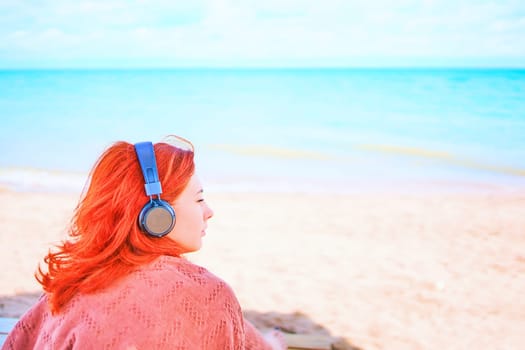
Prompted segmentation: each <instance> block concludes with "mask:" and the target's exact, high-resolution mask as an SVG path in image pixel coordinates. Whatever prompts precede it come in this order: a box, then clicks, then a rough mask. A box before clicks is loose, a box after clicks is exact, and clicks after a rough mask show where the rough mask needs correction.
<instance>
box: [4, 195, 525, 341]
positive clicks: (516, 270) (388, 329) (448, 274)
mask: <svg viewBox="0 0 525 350" xmlns="http://www.w3.org/2000/svg"><path fill="white" fill-rule="evenodd" d="M77 199H78V195H77V194H63V193H29V192H13V191H11V190H7V189H3V190H1V191H0V205H1V209H0V225H1V226H0V227H1V231H0V232H1V235H0V247H1V248H0V249H1V254H0V258H1V264H2V266H3V268H2V269H1V270H0V315H1V316H10V317H19V316H20V315H21V314H22V313H24V312H25V311H26V310H27V309H28V308H29V307H30V305H31V304H32V303H33V302H34V301H35V299H36V298H37V297H38V295H39V293H40V288H39V285H38V284H37V282H36V281H35V279H34V277H33V273H34V271H35V268H36V266H37V264H38V263H39V261H41V259H42V257H43V256H44V254H45V252H46V251H47V249H48V248H49V247H50V246H51V245H52V244H53V242H56V241H58V240H60V239H61V238H62V237H63V236H64V234H65V227H66V224H67V221H68V219H69V217H70V215H71V213H72V211H73V208H74V206H75V204H76V201H77ZM207 201H208V203H209V204H210V206H211V207H212V208H213V209H214V210H215V217H214V218H213V219H212V220H211V221H210V226H209V229H208V232H207V235H206V237H205V241H204V248H203V249H202V250H201V251H200V252H198V253H195V254H192V255H189V256H188V258H189V259H190V260H192V261H194V262H196V263H198V264H200V265H202V266H205V267H206V268H208V269H209V270H211V271H212V272H214V273H215V274H217V275H218V276H220V277H222V278H223V279H224V280H226V281H227V282H228V283H229V284H230V285H231V286H232V287H233V289H234V290H235V292H236V294H237V296H238V298H239V301H240V303H241V305H242V306H243V308H244V309H245V310H246V314H247V316H248V317H250V318H251V319H252V320H254V322H255V323H256V324H258V325H264V324H265V322H268V324H274V325H279V326H281V327H282V328H283V329H284V330H285V331H289V332H299V333H301V332H304V333H315V332H319V333H325V334H328V333H329V334H331V335H333V336H337V337H344V338H345V339H346V341H347V343H348V344H351V345H353V346H355V347H356V348H361V349H370V350H372V349H519V348H522V347H523V346H524V344H525V333H524V332H523V330H524V329H525V298H523V294H524V292H525V278H524V276H525V192H523V191H521V192H520V191H514V192H512V191H505V192H502V191H497V190H485V191H479V192H475V191H470V192H463V193H459V192H458V193H454V192H440V191H429V192H419V193H394V192H392V193H355V194H346V195H330V194H315V195H314V194H293V193H280V194H269V193H268V194H266V193H213V192H212V193H208V194H207Z"/></svg>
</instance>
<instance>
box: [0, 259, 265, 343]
mask: <svg viewBox="0 0 525 350" xmlns="http://www.w3.org/2000/svg"><path fill="white" fill-rule="evenodd" d="M2 349H3V350H7V349H17V350H27V349H97V350H99V349H126V350H131V349H148V350H149V349H181V350H182V349H184V350H186V349H187V350H198V349H206V350H228V349H264V350H271V347H270V346H269V345H268V344H267V343H266V342H265V340H264V339H263V338H262V336H261V335H260V334H259V333H258V331H257V330H256V329H255V328H254V327H253V326H252V325H251V324H250V323H249V322H248V321H246V320H245V319H244V318H243V315H242V312H241V308H240V306H239V302H238V301H237V299H236V297H235V295H234V293H233V291H232V290H231V288H230V287H229V286H228V285H227V284H226V283H225V282H224V281H222V280H221V279H219V278H218V277H216V276H215V275H213V274H212V273H210V272H209V271H207V270H206V269H204V268H202V267H200V266H197V265H194V264H192V263H191V262H189V261H187V260H185V259H184V258H176V257H168V256H163V257H161V258H159V259H157V260H156V261H155V262H153V263H152V264H150V265H147V266H144V267H142V268H140V269H138V270H137V271H135V272H134V273H132V274H130V275H129V276H126V277H125V278H123V279H122V280H119V281H117V282H115V283H114V284H113V285H112V286H111V287H109V288H108V289H106V290H103V291H100V292H98V293H95V294H87V295H77V296H75V297H74V298H73V299H72V300H71V301H70V302H69V303H68V304H67V305H66V306H65V307H64V308H63V309H62V310H61V312H60V313H59V314H57V315H55V316H53V315H52V314H51V312H50V310H49V307H48V301H47V297H46V296H45V295H44V296H43V297H42V298H41V299H40V300H39V301H38V303H37V304H35V305H34V306H33V307H32V308H31V309H30V310H29V311H28V312H27V313H26V314H25V315H24V316H22V318H21V319H20V321H19V322H18V323H17V324H16V326H15V327H14V328H13V330H12V331H11V333H10V334H9V336H8V338H7V339H6V341H5V343H4V346H3V347H2Z"/></svg>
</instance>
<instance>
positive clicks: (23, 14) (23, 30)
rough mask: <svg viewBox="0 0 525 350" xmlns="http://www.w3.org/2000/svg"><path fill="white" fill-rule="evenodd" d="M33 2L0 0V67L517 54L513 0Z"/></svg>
mask: <svg viewBox="0 0 525 350" xmlns="http://www.w3.org/2000/svg"><path fill="white" fill-rule="evenodd" d="M42 4H43V5H42V6H40V7H38V8H36V6H30V5H29V4H28V3H24V2H22V3H15V4H13V3H8V4H1V3H0V13H2V15H0V23H4V24H1V25H0V65H1V64H2V62H5V61H9V58H10V57H17V58H20V57H21V58H24V59H25V60H26V61H28V62H29V61H31V60H32V59H35V57H37V56H38V57H41V58H47V59H48V60H50V61H53V60H56V61H60V62H62V63H64V62H65V61H67V62H72V64H74V61H75V60H79V61H80V60H81V61H83V62H89V60H90V59H93V60H98V61H100V60H103V58H105V57H112V58H115V59H118V58H121V59H122V61H123V62H126V61H127V62H128V63H130V64H133V62H147V61H148V60H151V61H152V62H160V61H162V62H165V63H166V64H170V63H173V62H175V64H177V63H181V62H182V63H183V62H187V63H189V64H191V62H207V63H208V64H213V63H214V62H219V63H220V64H233V65H235V64H244V63H250V62H258V63H259V64H260V63H263V64H264V62H269V63H270V64H272V63H274V64H275V63H277V64H278V63H279V62H292V63H293V62H298V63H299V64H300V62H310V63H311V62H313V63H314V64H315V62H332V61H333V62H342V63H345V62H347V63H350V64H352V62H367V60H368V59H372V60H373V59H375V60H383V61H384V62H388V59H389V58H398V59H399V58H404V57H405V58H417V59H419V58H429V59H432V58H434V59H436V58H438V59H439V58H440V57H441V58H447V59H448V58H459V59H461V58H471V57H480V58H483V57H488V58H490V57H498V56H499V57H503V58H504V57H505V56H509V57H512V58H516V57H525V45H523V44H520V43H521V42H525V19H524V18H525V10H524V6H523V5H521V4H520V3H519V2H518V1H515V0H510V1H500V2H496V1H484V2H481V1H480V2H478V1H474V0H471V1H469V2H465V1H464V2H461V3H458V2H455V1H452V0H449V1H430V0H427V1H415V0H406V1H387V0H383V1H365V0H359V1H357V0H355V1H347V0H326V1H323V2H320V1H313V0H308V1H307V0H302V1H301V0H287V1H285V0H268V1H264V2H261V1H257V2H256V1H234V0H207V1H191V2H179V1H168V0H165V1H158V2H155V3H152V2H147V1H135V2H133V3H132V5H130V2H127V1H119V0H112V1H106V2H86V1H79V2H70V1H65V0H62V1H44V2H43V3H42ZM2 10H3V11H2ZM398 61H399V60H398Z"/></svg>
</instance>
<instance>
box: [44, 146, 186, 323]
mask: <svg viewBox="0 0 525 350" xmlns="http://www.w3.org/2000/svg"><path fill="white" fill-rule="evenodd" d="M154 149H155V157H156V160H157V168H158V172H159V178H160V181H161V183H162V189H163V193H162V199H163V200H165V201H167V202H173V201H174V200H175V199H176V198H177V197H178V196H179V195H180V193H181V192H182V191H183V190H184V188H185V187H186V185H187V184H188V182H189V180H190V178H191V176H192V175H193V172H194V168H195V166H194V162H193V148H192V149H191V150H183V149H181V148H177V147H174V146H173V145H170V144H168V143H158V144H155V145H154ZM148 200H149V198H148V197H147V196H146V194H145V191H144V178H143V175H142V171H141V168H140V165H139V162H138V160H137V156H136V153H135V148H134V145H132V144H129V143H127V142H117V143H115V144H113V145H112V146H110V147H109V148H108V149H107V150H106V151H105V152H104V153H103V154H102V155H101V157H100V158H99V159H98V161H97V163H96V164H95V166H94V167H93V170H92V171H91V174H90V176H89V179H88V185H87V190H86V191H85V192H84V194H83V196H82V198H81V200H80V202H79V204H78V205H77V207H76V209H75V212H74V215H73V217H72V220H71V224H70V227H69V239H67V240H65V241H63V242H62V243H61V244H60V245H58V247H57V248H58V250H57V251H55V252H51V251H49V253H48V254H47V256H46V257H45V259H44V262H45V264H47V272H44V271H43V270H42V268H41V267H40V266H39V268H38V271H37V272H36V274H35V276H36V278H37V280H38V282H40V284H42V286H43V288H44V290H45V291H46V292H47V293H48V295H49V303H50V307H51V311H52V312H53V313H58V312H60V310H61V308H62V307H63V306H64V305H65V304H66V303H67V302H68V301H69V300H71V298H72V297H73V296H74V295H76V294H77V293H93V292H96V291H98V290H101V289H103V288H105V287H107V286H109V285H110V284H111V283H113V282H114V281H116V280H117V279H119V278H121V277H123V276H125V275H127V274H129V273H130V272H131V271H133V270H134V269H136V268H137V266H140V265H143V264H147V263H149V262H151V261H153V260H154V259H156V258H157V257H159V256H161V255H172V256H178V255H180V249H179V247H178V246H177V244H176V243H175V241H173V240H172V239H170V238H169V237H167V236H166V237H163V238H155V237H151V236H149V235H147V234H145V233H143V232H142V231H141V230H140V228H139V226H138V214H139V212H140V210H141V209H142V207H143V206H144V205H145V204H146V203H147V202H148Z"/></svg>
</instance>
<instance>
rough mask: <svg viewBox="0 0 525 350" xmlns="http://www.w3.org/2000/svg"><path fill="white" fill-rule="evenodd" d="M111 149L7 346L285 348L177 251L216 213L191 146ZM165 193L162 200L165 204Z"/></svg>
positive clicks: (190, 245)
mask: <svg viewBox="0 0 525 350" xmlns="http://www.w3.org/2000/svg"><path fill="white" fill-rule="evenodd" d="M171 140H179V141H184V142H186V143H187V145H189V146H190V147H189V149H183V148H181V147H176V146H174V145H173V144H172V143H171V142H170V141H166V142H163V143H158V144H155V145H153V144H151V143H149V142H144V143H139V144H135V145H133V144H129V143H126V142H117V143H115V144H113V145H112V146H111V147H109V148H108V149H107V150H106V151H105V152H104V153H103V154H102V156H101V157H100V158H99V160H98V161H97V163H96V164H95V166H94V168H93V170H92V172H91V174H90V176H89V181H88V186H87V190H86V191H85V192H84V193H83V196H82V198H81V200H80V202H79V204H78V205H77V208H76V209H75V213H74V215H73V218H72V221H71V225H70V228H69V237H68V239H67V240H65V241H64V242H62V244H61V245H59V246H58V247H57V248H58V249H56V250H55V251H53V252H51V251H50V252H49V254H48V255H47V256H46V258H45V260H44V261H45V263H46V266H45V268H44V269H42V268H39V269H38V271H37V274H36V277H37V279H38V281H39V282H40V283H41V284H42V286H43V289H44V291H45V293H44V295H43V296H42V297H41V299H40V300H39V301H38V302H37V304H36V305H34V306H33V307H32V308H31V309H30V310H29V311H28V312H27V313H26V314H25V315H24V316H23V317H22V318H21V319H20V321H19V322H18V323H17V325H16V326H15V328H14V329H13V331H12V332H11V333H10V334H9V336H8V338H7V340H6V341H5V343H4V346H3V349H217V350H219V349H220V350H225V349H286V345H285V344H284V341H283V338H282V335H281V334H280V333H279V332H270V333H268V334H265V335H264V336H263V335H261V334H259V333H258V331H257V330H256V329H255V328H254V327H253V326H252V325H251V324H250V323H249V322H248V321H246V320H245V319H244V318H243V316H242V312H241V308H240V306H239V303H238V301H237V299H236V297H235V295H234V293H233V291H232V290H231V289H230V287H229V286H228V285H227V284H226V283H225V282H223V281H222V280H221V279H219V278H218V277H216V276H214V275H213V274H211V273H210V272H208V271H207V270H206V269H204V268H202V267H199V266H197V265H194V264H192V263H191V262H189V261H188V260H186V259H184V258H183V257H182V255H183V254H185V253H189V252H193V251H196V250H198V249H200V247H201V244H202V237H203V236H204V235H205V230H206V227H207V222H208V220H209V219H210V218H211V217H212V216H213V211H212V210H211V209H210V207H209V206H208V204H207V203H206V202H205V200H204V197H203V190H202V187H201V184H200V182H199V179H198V177H197V176H196V175H195V169H194V168H195V166H194V161H193V146H192V145H191V143H189V141H186V140H184V139H182V138H179V137H172V138H171ZM161 195H162V198H161Z"/></svg>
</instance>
